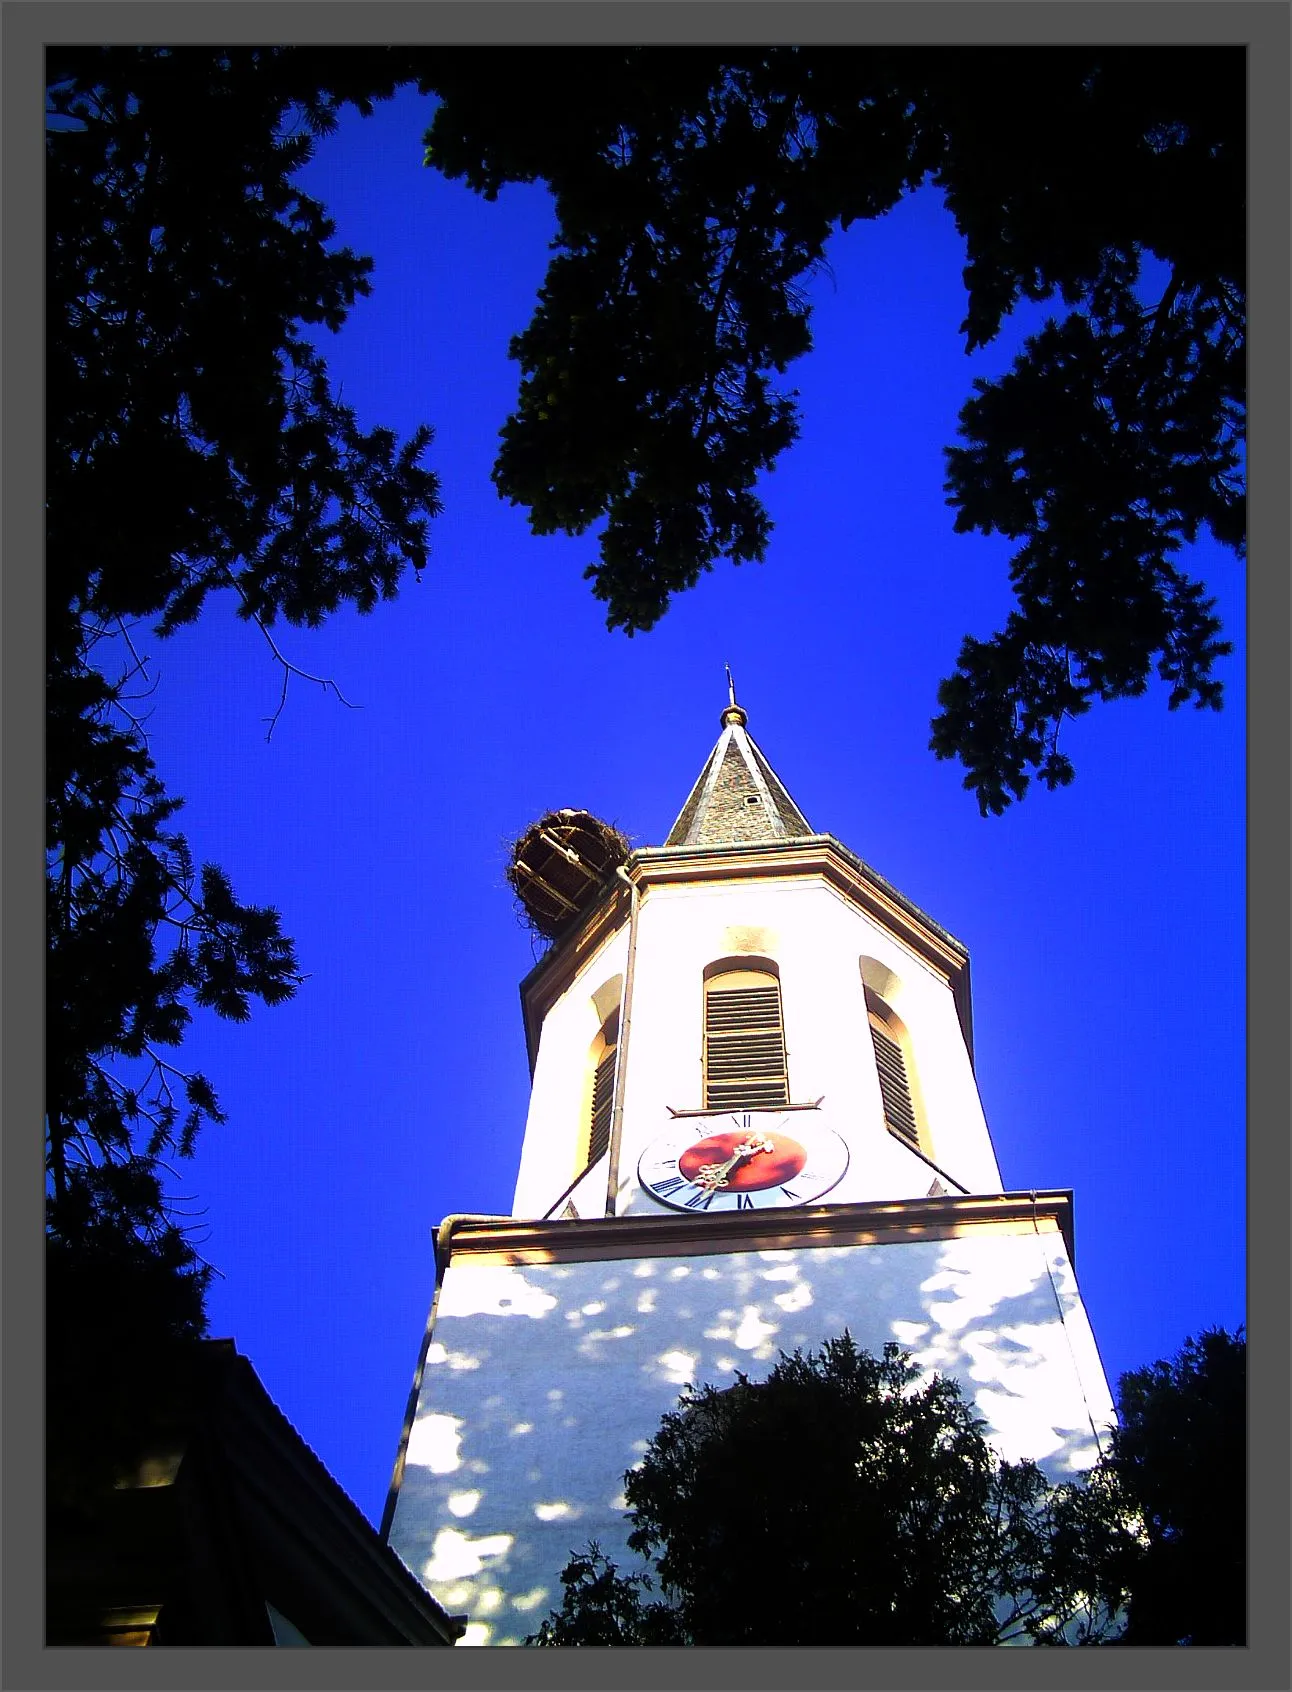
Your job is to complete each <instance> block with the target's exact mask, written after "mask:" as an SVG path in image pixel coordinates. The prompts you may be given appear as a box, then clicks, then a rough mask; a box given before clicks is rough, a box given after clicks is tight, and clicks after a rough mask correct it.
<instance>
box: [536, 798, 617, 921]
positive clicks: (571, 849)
mask: <svg viewBox="0 0 1292 1692" xmlns="http://www.w3.org/2000/svg"><path fill="white" fill-rule="evenodd" d="M631 850H632V847H631V845H630V843H629V841H628V837H627V835H625V834H623V833H621V832H620V830H619V829H617V828H616V827H615V826H614V824H613V823H608V822H602V820H601V819H600V817H594V816H593V815H592V813H591V811H570V810H562V811H548V812H546V813H545V814H544V815H543V816H541V817H539V819H538V821H537V822H532V823H531V824H530V825H529V827H528V828H527V829H526V830H525V832H524V833H523V834H522V835H521V836H520V837H519V839H517V840H515V841H513V842H512V845H511V847H510V851H509V861H508V864H507V869H506V872H505V873H506V876H507V881H508V883H509V885H510V887H511V889H512V891H513V892H514V893H515V895H516V904H517V911H518V914H519V916H520V918H521V921H522V922H524V923H525V924H526V925H527V926H528V927H529V928H531V929H532V930H533V931H534V932H535V933H536V934H540V935H542V937H543V938H544V939H545V940H555V939H556V937H557V935H559V934H560V933H561V931H562V930H563V929H564V928H565V927H566V926H567V925H568V924H569V923H571V922H573V921H574V920H575V919H576V918H577V917H579V916H581V915H582V914H583V912H584V911H586V910H587V909H588V907H589V905H591V904H592V903H593V902H594V901H595V900H596V899H597V898H599V897H600V894H601V891H602V889H603V888H604V887H605V885H606V882H607V881H608V880H609V878H610V877H611V876H612V875H613V874H614V872H615V870H616V868H617V867H618V866H619V865H620V864H622V863H623V862H624V860H625V859H626V858H627V856H628V854H629V852H630V851H631Z"/></svg>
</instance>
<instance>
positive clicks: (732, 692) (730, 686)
mask: <svg viewBox="0 0 1292 1692" xmlns="http://www.w3.org/2000/svg"><path fill="white" fill-rule="evenodd" d="M722 667H723V669H724V670H725V671H726V672H727V697H728V699H729V701H730V703H729V704H728V706H727V708H726V710H725V711H724V712H723V713H722V726H723V728H726V726H727V724H728V723H739V724H740V726H741V728H744V726H745V724H746V723H747V722H748V721H749V718H748V716H747V714H746V713H745V710H744V707H743V706H740V705H737V704H736V684H735V682H734V681H733V680H732V677H731V665H730V664H724V665H723V666H722Z"/></svg>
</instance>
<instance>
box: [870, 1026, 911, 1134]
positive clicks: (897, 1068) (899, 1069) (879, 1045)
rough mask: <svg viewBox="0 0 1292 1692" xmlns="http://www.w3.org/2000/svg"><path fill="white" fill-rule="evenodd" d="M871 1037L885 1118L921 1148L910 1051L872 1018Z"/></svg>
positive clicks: (892, 1126)
mask: <svg viewBox="0 0 1292 1692" xmlns="http://www.w3.org/2000/svg"><path fill="white" fill-rule="evenodd" d="M870 1037H871V1039H872V1040H873V1041H874V1042H875V1066H876V1068H877V1069H878V1070H879V1091H880V1096H881V1097H882V1099H883V1101H884V1120H885V1122H887V1124H888V1126H889V1128H890V1129H891V1131H892V1132H893V1133H894V1134H896V1135H897V1137H898V1138H899V1139H902V1140H905V1141H906V1142H907V1144H908V1145H912V1146H914V1147H915V1149H916V1150H917V1151H918V1150H919V1149H920V1131H919V1127H918V1125H917V1123H916V1120H915V1106H914V1104H913V1103H912V1100H911V1082H910V1077H909V1076H908V1075H907V1073H906V1054H905V1053H904V1052H903V1050H902V1047H901V1043H900V1042H899V1041H897V1040H895V1039H894V1038H893V1036H892V1035H891V1034H890V1033H888V1032H887V1030H885V1029H884V1028H882V1027H881V1026H880V1023H879V1019H878V1018H877V1017H876V1016H875V1015H873V1014H872V1015H871V1018H870Z"/></svg>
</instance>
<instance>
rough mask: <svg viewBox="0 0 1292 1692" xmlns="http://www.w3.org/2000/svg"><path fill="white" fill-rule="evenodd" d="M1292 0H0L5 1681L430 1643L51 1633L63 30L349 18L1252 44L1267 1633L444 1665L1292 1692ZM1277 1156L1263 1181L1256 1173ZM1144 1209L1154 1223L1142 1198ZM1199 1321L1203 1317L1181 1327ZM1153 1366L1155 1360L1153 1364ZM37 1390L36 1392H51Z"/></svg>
mask: <svg viewBox="0 0 1292 1692" xmlns="http://www.w3.org/2000/svg"><path fill="white" fill-rule="evenodd" d="M1289 11H1290V7H1289V3H1288V0H1183V3H1181V0H1112V3H1109V0H1052V3H1046V0H1041V3H1037V0H896V3H893V0H875V3H862V0H620V3H615V0H609V3H606V0H438V3H437V0H420V3H412V0H366V3H365V0H309V3H303V0H263V3H248V0H194V3H192V4H186V3H179V4H176V3H174V0H3V4H2V5H0V31H2V34H3V60H4V63H3V73H2V74H3V97H4V131H3V134H4V152H3V167H2V168H3V179H2V182H3V202H4V218H5V223H4V228H5V236H6V240H5V245H4V253H5V269H4V281H5V291H4V295H3V353H4V370H5V376H6V381H5V387H4V392H3V424H4V432H3V439H4V442H5V447H6V452H5V465H4V468H5V491H6V493H7V494H8V495H9V496H10V497H9V498H8V499H7V500H6V501H5V504H4V509H3V538H4V542H5V548H4V556H5V559H6V565H5V569H4V573H3V578H2V580H0V594H2V596H3V597H2V599H0V606H2V608H3V617H2V633H0V640H2V642H3V667H2V669H0V700H2V702H3V716H2V718H0V734H2V735H3V747H2V754H0V756H2V759H3V771H4V797H5V801H6V802H5V805H4V808H3V821H4V846H5V848H6V850H5V852H4V859H3V862H4V880H3V919H4V936H5V947H4V954H3V989H4V991H3V1003H4V1007H5V1021H4V1035H5V1044H4V1055H5V1057H6V1059H7V1060H8V1061H7V1062H6V1063H5V1064H4V1070H3V1106H4V1120H5V1121H6V1122H7V1123H8V1124H9V1125H10V1129H9V1132H8V1134H7V1135H6V1136H5V1141H4V1175H5V1177H6V1179H5V1182H4V1222H5V1227H4V1230H3V1244H2V1246H0V1250H2V1252H3V1260H2V1261H3V1271H4V1273H3V1284H2V1291H0V1296H2V1298H3V1306H2V1309H3V1331H4V1360H5V1363H6V1365H7V1368H6V1370H5V1398H4V1408H5V1412H6V1414H5V1417H4V1447H3V1463H4V1466H3V1480H4V1515H3V1568H4V1589H3V1621H4V1623H5V1624H6V1625H5V1628H4V1640H3V1656H2V1658H0V1686H3V1687H6V1688H8V1687H12V1688H18V1687H21V1688H41V1689H43V1688H63V1687H67V1688H78V1687H89V1688H114V1687H120V1688H123V1689H129V1688H152V1687H159V1688H160V1687H166V1688H170V1687H174V1686H177V1685H182V1686H184V1687H194V1688H208V1687H209V1688H216V1689H221V1688H229V1687H234V1686H236V1687H240V1688H243V1689H244V1692H250V1689H251V1688H258V1687H300V1688H307V1689H313V1688H331V1687H338V1688H349V1687H364V1688H366V1689H377V1688H386V1687H390V1688H398V1687H405V1686H407V1687H421V1686H422V1685H424V1684H425V1682H426V1680H427V1678H428V1668H427V1665H425V1664H422V1663H420V1662H416V1661H414V1660H413V1659H412V1657H409V1656H402V1655H400V1654H398V1653H396V1652H391V1651H389V1650H371V1649H353V1650H331V1651H317V1650H316V1651H314V1652H313V1653H311V1654H309V1655H306V1656H299V1655H293V1654H292V1653H283V1652H281V1651H277V1652H275V1651H270V1650H259V1649H233V1648H230V1649H225V1650H214V1649H212V1650H206V1649H193V1650H191V1651H185V1652H182V1653H174V1652H165V1651H163V1652H160V1653H158V1652H148V1653H140V1652H137V1651H136V1652H128V1653H125V1654H124V1655H123V1654H122V1653H121V1652H119V1651H112V1650H108V1649H98V1648H88V1649H81V1650H68V1649H46V1648H45V1647H44V1646H43V1643H42V1639H43V1611H44V1604H43V1566H42V1565H43V1558H42V1556H41V1555H40V1547H41V1546H42V1545H43V1521H42V1504H43V1499H42V1485H41V1463H40V1461H39V1458H38V1456H37V1454H38V1453H39V1452H40V1451H41V1450H42V1449H43V1430H42V1421H41V1412H42V1402H43V1400H42V1394H41V1391H40V1386H39V1383H40V1380H41V1377H42V1370H43V1361H42V1357H43V1353H42V1299H41V1296H40V1292H39V1290H38V1289H39V1288H40V1286H41V1267H40V1265H41V1251H42V1247H41V1202H40V1196H39V1195H40V1193H41V1190H42V1158H41V1152H40V1150H39V1149H38V1146H37V1137H36V1135H35V1133H34V1132H33V1131H32V1129H33V1128H34V1124H35V1122H36V1121H37V1119H38V1118H39V1115H40V1111H41V1100H40V1090H41V1075H40V1064H39V1061H38V1058H37V1053H38V1052H39V1050H40V1047H41V1034H42V1027H43V1024H42V1004H41V1000H40V997H39V995H38V994H37V993H35V992H33V991H32V988H31V983H32V982H34V981H37V980H39V979H41V976H42V967H41V944H42V932H41V910H42V892H41V884H40V882H39V880H38V876H39V868H38V865H39V862H40V856H41V854H40V844H39V839H38V836H39V831H40V821H39V819H40V815H41V809H42V806H41V766H42V761H43V760H42V756H41V745H42V742H41V737H40V734H39V731H36V732H33V729H32V726H31V725H33V724H35V723H38V722H39V721H40V716H39V713H40V693H41V663H40V647H41V642H40V641H39V640H38V639H35V638H33V634H32V631H33V630H35V629H38V628H40V627H42V617H43V609H42V598H41V576H40V572H39V571H37V570H36V569H35V568H33V567H31V565H30V563H29V561H30V560H34V559H36V558H38V557H39V556H40V553H41V499H40V491H39V490H40V488H41V485H42V476H41V464H42V457H41V455H42V442H41V435H40V431H39V430H38V429H37V428H35V427H33V426H32V418H33V416H38V415H39V414H40V395H41V374H42V352H41V346H40V336H39V335H38V334H36V333H35V332H34V326H35V325H37V324H39V323H40V322H41V321H42V309H41V295H40V288H41V269H40V260H39V256H38V255H39V252H40V235H41V213H42V184H41V140H40V137H41V133H42V123H41V117H40V112H41V100H40V97H39V89H40V87H41V84H42V80H43V79H42V58H43V46H44V44H45V43H47V42H55V41H63V42H75V41H96V42H107V41H116V42H149V41H151V42H159V43H160V42H165V43H171V42H175V43H182V42H186V41H187V42H202V41H211V40H212V39H235V38H236V39H237V40H240V41H261V42H271V41H279V40H285V41H293V40H299V41H314V42H326V43H335V44H337V45H342V44H345V43H347V42H355V41H364V42H369V41H383V40H391V41H400V42H413V41H417V42H422V41H425V42H444V43H457V44H466V43H479V44H482V45H493V44H501V43H524V44H528V43H532V44H534V45H549V46H556V45H562V44H572V45H573V44H581V43H584V44H587V43H594V42H595V43H603V42H624V41H631V42H640V43H643V44H646V43H659V44H679V45H680V44H686V43H693V44H697V45H698V44H706V45H707V44H724V43H740V42H747V43H758V42H765V41H790V40H793V41H797V42H803V43H808V42H825V43H838V44H840V45H845V44H860V43H865V42H896V41H918V42H921V43H923V42H942V43H955V44H964V45H978V44H989V43H1002V44H1017V45H1020V46H1021V45H1065V44H1077V43H1081V42H1101V43H1102V42H1107V43H1110V44H1111V43H1125V44H1128V45H1129V44H1142V45H1151V44H1154V43H1163V44H1166V43H1180V44H1184V43H1199V44H1204V43H1217V44H1220V43H1230V44H1245V45H1246V46H1247V47H1248V67H1249V94H1250V142H1251V145H1250V157H1251V167H1250V175H1251V204H1250V210H1249V217H1250V231H1251V248H1252V276H1251V298H1250V315H1251V322H1252V345H1253V346H1254V348H1255V349H1256V353H1257V356H1256V357H1255V358H1254V359H1253V360H1252V361H1251V371H1250V378H1251V392H1250V400H1251V414H1252V430H1251V435H1252V439H1251V447H1250V454H1249V457H1250V470H1251V476H1250V490H1251V527H1252V531H1253V537H1254V540H1253V545H1252V548H1251V553H1252V563H1251V589H1250V604H1251V606H1252V608H1253V612H1254V614H1253V612H1249V617H1248V622H1249V632H1250V654H1251V655H1250V658H1249V661H1248V681H1249V686H1250V741H1249V757H1248V767H1249V770H1253V771H1259V772H1260V780H1259V781H1258V782H1256V783H1254V784H1253V785H1252V790H1251V792H1250V794H1249V801H1248V805H1249V847H1248V877H1249V885H1250V894H1249V919H1248V931H1249V940H1250V950H1249V965H1248V972H1249V973H1248V979H1249V1011H1248V1029H1249V1035H1248V1040H1249V1053H1250V1059H1249V1075H1250V1095H1251V1097H1250V1103H1249V1111H1248V1121H1249V1133H1250V1139H1249V1182H1248V1186H1249V1197H1250V1204H1251V1222H1250V1225H1249V1267H1248V1281H1249V1291H1250V1318H1249V1331H1250V1334H1251V1337H1252V1341H1253V1344H1252V1348H1251V1350H1252V1357H1251V1391H1250V1403H1251V1411H1250V1417H1251V1450H1252V1452H1253V1453H1254V1454H1255V1456H1256V1457H1257V1458H1258V1459H1259V1471H1258V1473H1259V1480H1260V1484H1259V1487H1257V1488H1255V1489H1253V1490H1252V1493H1251V1499H1250V1505H1251V1518H1250V1519H1251V1541H1252V1546H1253V1555H1252V1557H1251V1562H1250V1611H1251V1635H1250V1639H1251V1643H1250V1644H1249V1645H1248V1646H1247V1647H1246V1648H1245V1649H1234V1650H1228V1651H1216V1650H1197V1651H1171V1650H1156V1649H1142V1650H1138V1651H1127V1652H1118V1653H1115V1654H1114V1655H1113V1656H1112V1657H1109V1656H1107V1655H1105V1656H1104V1657H1103V1658H1093V1659H1092V1658H1090V1657H1089V1656H1088V1655H1086V1654H1085V1653H1075V1654H1074V1653H1070V1652H1065V1651H1057V1652H1055V1651H1051V1652H1046V1653H1044V1654H1043V1655H1042V1656H1040V1657H1038V1656H1037V1654H1036V1653H1035V1652H1032V1651H1028V1652H1023V1653H1003V1654H1002V1653H1001V1652H1000V1651H996V1650H975V1651H967V1650H960V1651H956V1652H954V1653H951V1654H948V1653H946V1652H938V1651H935V1650H925V1649H914V1648H913V1649H911V1650H907V1651H851V1650H841V1649H832V1648H828V1647H822V1648H820V1649H814V1650H811V1651H794V1652H788V1651H781V1650H760V1651H736V1650H730V1651H728V1650H708V1651H702V1652H698V1653H697V1652H687V1651H680V1652H679V1651H670V1652H667V1653H659V1652H655V1651H642V1652H628V1653H622V1652H621V1653H619V1654H618V1655H617V1656H616V1658H615V1660H614V1663H613V1667H611V1665H610V1664H608V1663H607V1661H606V1660H605V1653H604V1652H602V1651H589V1652H586V1653H582V1654H579V1655H577V1656H574V1657H571V1656H570V1655H569V1653H562V1654H558V1655H555V1656H553V1655H552V1654H550V1653H544V1652H516V1651H459V1652H456V1653H455V1655H454V1656H453V1657H452V1658H447V1657H440V1658H437V1659H436V1666H435V1667H434V1668H432V1669H430V1671H429V1678H430V1679H431V1681H432V1682H433V1683H435V1684H438V1685H443V1686H463V1687H481V1688H485V1687H490V1688H491V1687H511V1686H517V1687H530V1686H534V1687H546V1686H551V1687H554V1688H555V1687H561V1688H564V1687H576V1688H578V1687H585V1686H586V1687H599V1686H603V1685H605V1684H607V1683H610V1682H613V1683H615V1684H617V1685H620V1686H625V1687H628V1686H632V1687H642V1688H652V1687H658V1686H662V1685H665V1684H667V1685H669V1686H672V1687H674V1688H677V1689H678V1692H681V1689H683V1688H689V1687H692V1686H695V1687H703V1688H712V1687H715V1686H718V1685H721V1684H730V1685H732V1686H733V1687H740V1688H756V1687H757V1688H762V1687H769V1688H771V1687H781V1686H784V1687H789V1686H805V1687H813V1688H815V1687H823V1688H825V1687H830V1688H833V1687H841V1688H842V1687H851V1686H854V1685H856V1684H857V1683H859V1682H860V1681H862V1679H863V1677H864V1679H865V1681H866V1682H867V1683H868V1684H870V1685H872V1686H875V1687H882V1686H893V1685H901V1686H903V1687H905V1688H911V1689H916V1688H925V1687H929V1688H934V1687H943V1686H946V1687H957V1688H958V1687H978V1686H982V1687H985V1688H1008V1687H1015V1686H1017V1687H1030V1686H1032V1685H1034V1684H1036V1683H1040V1684H1043V1685H1056V1686H1064V1687H1077V1688H1080V1687H1086V1686H1092V1685H1095V1684H1098V1685H1100V1686H1101V1687H1103V1688H1105V1689H1110V1688H1120V1687H1122V1686H1127V1687H1140V1686H1148V1687H1154V1686H1163V1687H1168V1688H1181V1689H1183V1688H1193V1687H1198V1688H1216V1687H1222V1688H1223V1687H1235V1688H1261V1689H1264V1688H1286V1687H1288V1686H1289V1685H1290V1684H1292V1671H1290V1667H1289V1645H1288V1637H1287V1628H1286V1625H1285V1624H1284V1623H1283V1622H1282V1620H1281V1619H1280V1618H1281V1617H1283V1616H1284V1615H1285V1614H1286V1595H1287V1592H1288V1591H1289V1590H1290V1589H1292V1579H1290V1570H1289V1556H1288V1497H1289V1485H1288V1481H1289V1453H1288V1441H1287V1427H1288V1403H1289V1399H1288V1386H1289V1360H1288V1333H1289V1290H1288V1289H1289V1279H1290V1278H1289V1262H1288V1228H1287V1210H1286V1206H1287V1194H1288V1190H1289V1185H1288V1178H1289V1135H1288V1124H1289V1120H1290V1117H1292V1112H1290V1110H1289V1085H1288V1075H1287V1066H1286V1063H1285V1061H1284V1059H1283V1056H1282V1054H1283V1053H1285V1052H1286V1049H1287V1037H1288V1028H1289V1026H1290V1025H1292V1015H1290V1006H1289V981H1288V970H1287V949H1288V931H1289V920H1288V918H1289V877H1288V866H1289V862H1290V854H1289V826H1288V823H1289V768H1290V767H1292V766H1290V759H1289V717H1290V712H1289V686H1288V639H1289V632H1288V631H1289V626H1290V625H1289V591H1288V589H1289V575H1288V559H1289V555H1290V548H1289V521H1288V503H1287V465H1288V462H1289V439H1288V435H1289V429H1288V371H1289V349H1288V301H1289V271H1288V213H1289V205H1290V204H1292V192H1290V188H1289V158H1290V157H1292V146H1290V145H1289V139H1290V137H1289V112H1288V69H1289V39H1290V37H1289ZM1253 1174H1254V1175H1255V1176H1256V1177H1258V1178H1255V1179H1253V1178H1251V1177H1252V1175H1253ZM1145 1220H1146V1224H1147V1227H1148V1230H1149V1231H1151V1228H1152V1226H1153V1225H1154V1224H1153V1219H1152V1218H1146V1219H1145ZM1181 1337H1183V1336H1181ZM1145 1361H1148V1359H1145ZM33 1388H34V1389H35V1390H33Z"/></svg>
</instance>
